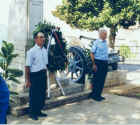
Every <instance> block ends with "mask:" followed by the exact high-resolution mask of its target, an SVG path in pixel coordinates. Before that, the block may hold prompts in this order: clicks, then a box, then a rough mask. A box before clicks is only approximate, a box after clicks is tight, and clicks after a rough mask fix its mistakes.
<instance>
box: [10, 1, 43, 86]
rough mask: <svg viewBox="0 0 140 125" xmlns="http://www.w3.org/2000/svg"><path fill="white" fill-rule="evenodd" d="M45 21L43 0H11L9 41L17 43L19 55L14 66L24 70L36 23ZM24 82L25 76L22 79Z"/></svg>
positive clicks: (16, 49)
mask: <svg viewBox="0 0 140 125" xmlns="http://www.w3.org/2000/svg"><path fill="white" fill-rule="evenodd" d="M40 21H43V0H11V1H10V9H9V21H8V41H9V42H12V43H13V44H14V45H15V53H18V54H19V56H18V57H17V59H15V60H14V62H13V64H12V65H11V66H12V67H15V68H18V69H21V70H23V71H24V66H25V47H26V46H28V40H29V39H32V32H33V30H34V28H35V25H36V24H38V23H39V22H40ZM20 81H21V83H24V81H25V80H24V76H23V77H22V79H21V80H20Z"/></svg>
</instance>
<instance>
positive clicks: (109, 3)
mask: <svg viewBox="0 0 140 125" xmlns="http://www.w3.org/2000/svg"><path fill="white" fill-rule="evenodd" d="M53 15H55V16H56V17H58V18H60V19H61V20H63V21H65V22H66V23H67V24H69V25H70V26H71V27H75V28H79V29H84V30H89V31H93V30H98V29H99V28H100V27H103V26H106V27H108V28H110V46H111V47H112V48H113V44H114V42H115V37H116V32H117V30H118V28H120V27H123V28H129V26H132V25H135V24H136V22H137V21H139V22H140V0H63V3H62V5H59V6H57V8H56V10H55V11H53Z"/></svg>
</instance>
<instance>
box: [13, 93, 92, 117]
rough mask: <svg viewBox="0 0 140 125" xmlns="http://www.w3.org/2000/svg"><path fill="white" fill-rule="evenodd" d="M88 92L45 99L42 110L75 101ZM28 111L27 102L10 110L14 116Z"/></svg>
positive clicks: (85, 96)
mask: <svg viewBox="0 0 140 125" xmlns="http://www.w3.org/2000/svg"><path fill="white" fill-rule="evenodd" d="M90 92H91V91H84V92H80V93H76V94H72V95H70V96H61V97H57V98H55V99H50V100H46V104H45V106H44V110H46V109H51V108H56V107H58V106H61V105H65V104H70V103H74V102H77V101H81V100H84V99H87V98H88V95H89V93H90ZM28 112H29V107H28V104H26V105H23V106H17V107H14V108H12V110H11V114H12V115H14V116H17V117H18V116H22V115H25V114H27V113H28Z"/></svg>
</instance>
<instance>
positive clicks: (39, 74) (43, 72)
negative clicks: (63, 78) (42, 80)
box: [30, 69, 46, 77]
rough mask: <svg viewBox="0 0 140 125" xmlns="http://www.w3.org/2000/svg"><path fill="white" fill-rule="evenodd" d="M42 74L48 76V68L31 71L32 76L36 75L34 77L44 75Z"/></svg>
mask: <svg viewBox="0 0 140 125" xmlns="http://www.w3.org/2000/svg"><path fill="white" fill-rule="evenodd" d="M42 75H44V76H46V70H45V69H43V70H40V71H38V72H31V73H30V76H34V77H37V76H42Z"/></svg>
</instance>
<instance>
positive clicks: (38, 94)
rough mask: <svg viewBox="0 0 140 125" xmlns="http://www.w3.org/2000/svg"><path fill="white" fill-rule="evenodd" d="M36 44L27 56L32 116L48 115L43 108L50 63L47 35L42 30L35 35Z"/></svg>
mask: <svg viewBox="0 0 140 125" xmlns="http://www.w3.org/2000/svg"><path fill="white" fill-rule="evenodd" d="M34 41H35V43H36V44H35V46H34V47H33V48H31V49H30V50H29V51H28V52H27V58H26V67H25V73H26V74H25V75H26V87H29V88H30V92H29V97H30V102H29V104H30V117H31V118H32V119H33V120H38V117H46V116H47V114H45V113H42V112H41V110H42V108H43V106H44V104H45V99H46V79H47V76H46V69H47V64H48V58H47V50H46V48H45V47H43V46H44V42H45V37H44V34H43V33H42V32H37V33H36V34H35V35H34Z"/></svg>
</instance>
